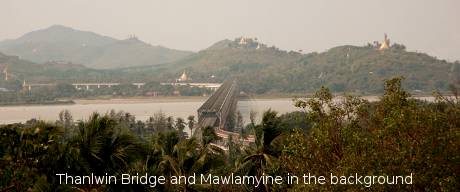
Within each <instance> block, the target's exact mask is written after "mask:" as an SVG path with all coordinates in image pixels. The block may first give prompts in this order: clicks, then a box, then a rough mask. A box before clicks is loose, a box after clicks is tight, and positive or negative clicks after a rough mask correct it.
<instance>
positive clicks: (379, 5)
mask: <svg viewBox="0 0 460 192" xmlns="http://www.w3.org/2000/svg"><path fill="white" fill-rule="evenodd" d="M54 24H60V25H65V26H68V27H72V28H75V29H78V30H84V31H92V32H95V33H98V34H102V35H106V36H110V37H114V38H117V39H125V38H128V37H129V36H130V35H136V36H137V37H138V38H139V39H141V40H143V41H145V42H147V43H150V44H152V45H162V46H166V47H169V48H173V49H181V50H191V51H198V50H201V49H205V48H207V47H209V46H211V45H212V44H213V43H215V42H217V41H220V40H223V39H234V38H236V37H240V36H245V37H257V38H258V39H259V41H260V42H262V43H265V44H267V45H269V46H271V45H275V46H277V47H279V48H281V49H284V50H303V52H304V53H306V52H312V51H316V52H322V51H325V50H327V49H329V48H332V47H335V46H339V45H365V44H367V43H368V42H373V41H375V40H379V41H382V40H383V34H384V33H387V34H388V36H389V38H390V40H391V42H392V43H393V42H397V43H401V44H404V45H406V47H407V49H408V50H410V51H419V52H426V53H428V54H430V55H433V56H436V57H438V58H441V59H446V60H449V61H454V60H460V1H459V0H346V1H345V0H315V1H313V0H282V1H281V0H226V1H224V0H182V1H179V0H130V1H128V0H39V1H36V0H0V26H1V28H0V40H4V39H15V38H18V37H20V36H21V35H23V34H25V33H27V32H30V31H33V30H38V29H43V28H47V27H49V26H51V25H54Z"/></svg>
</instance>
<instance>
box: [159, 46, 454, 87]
mask: <svg viewBox="0 0 460 192" xmlns="http://www.w3.org/2000/svg"><path fill="white" fill-rule="evenodd" d="M256 43H257V42H256ZM261 45H263V44H261ZM167 67H169V69H170V72H169V74H168V73H165V74H166V75H165V76H166V77H168V75H170V76H178V75H179V74H180V73H182V71H183V70H186V71H188V72H189V73H190V76H191V77H192V78H195V79H194V80H201V81H210V80H216V79H217V80H219V81H221V80H222V79H225V78H228V77H236V78H238V79H239V80H240V84H241V87H242V89H243V90H244V91H246V92H249V93H257V94H263V93H270V92H284V93H304V92H309V93H311V92H313V91H314V90H316V89H318V88H319V87H321V86H322V85H325V86H327V87H330V88H331V90H332V91H334V92H354V93H359V94H375V93H382V92H383V86H382V85H381V83H380V82H382V81H383V80H385V79H390V78H392V77H397V76H401V77H404V78H405V81H404V84H403V86H404V87H405V88H406V89H408V90H409V91H411V92H414V93H416V94H417V93H420V94H430V93H431V92H432V91H434V90H442V91H445V90H447V89H448V87H449V85H450V84H452V83H456V82H457V81H458V79H459V78H460V63H459V62H455V63H452V62H447V61H445V60H439V59H437V58H435V57H432V56H429V55H427V54H424V53H417V52H409V51H406V50H405V47H404V46H403V45H399V44H395V45H393V46H392V47H391V48H390V49H388V50H384V51H380V50H377V49H376V48H375V47H374V46H372V45H368V46H339V47H335V48H331V49H330V50H327V51H325V52H322V53H309V54H300V53H298V52H293V51H291V52H287V51H283V50H279V49H277V48H275V47H266V46H265V45H263V46H261V47H259V48H255V46H249V45H240V44H239V43H238V39H236V40H235V41H228V40H226V41H222V42H219V43H217V44H215V45H213V46H211V47H210V48H209V49H206V50H203V51H200V52H198V53H196V54H194V55H191V56H188V57H187V58H184V59H183V60H181V61H179V62H176V63H175V64H172V65H168V66H167ZM211 75H215V76H216V77H215V79H210V78H209V77H210V76H211Z"/></svg>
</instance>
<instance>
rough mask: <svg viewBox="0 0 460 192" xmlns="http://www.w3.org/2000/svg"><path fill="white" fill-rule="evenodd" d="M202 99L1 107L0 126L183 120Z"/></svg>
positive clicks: (250, 105) (282, 103)
mask: <svg viewBox="0 0 460 192" xmlns="http://www.w3.org/2000/svg"><path fill="white" fill-rule="evenodd" d="M205 99H206V98H203V99H193V100H190V99H184V100H181V99H173V100H166V101H155V100H147V101H142V102H134V103H133V102H115V103H113V102H104V101H101V102H92V103H84V102H83V103H77V104H73V105H35V106H6V107H0V124H9V123H19V122H25V121H27V120H30V119H32V118H35V119H39V120H45V121H56V120H57V119H58V115H59V112H61V111H63V110H65V109H67V110H69V111H70V112H71V114H72V116H73V118H74V120H85V119H87V118H88V117H89V116H90V115H91V113H93V112H99V113H107V112H109V111H110V110H112V109H114V110H116V111H124V112H129V113H131V114H132V115H134V116H135V117H136V119H137V120H142V121H145V120H147V119H148V118H149V117H151V116H153V115H154V114H155V113H158V112H159V111H161V112H163V113H165V114H166V115H167V116H173V117H175V118H176V117H182V118H184V119H186V118H187V117H188V116H189V115H194V116H195V117H196V116H197V112H196V111H197V109H198V108H199V107H200V106H201V105H202V104H203V103H204V101H205ZM364 99H367V100H369V101H376V100H378V97H365V98H364ZM418 99H421V100H425V101H433V100H434V98H433V97H418ZM293 104H294V103H293V101H292V99H289V98H275V99H252V100H241V101H239V102H238V106H237V110H239V111H240V112H241V114H242V116H243V120H244V123H249V122H250V121H249V113H250V112H251V111H255V112H256V113H257V116H256V121H260V118H261V115H262V113H263V112H264V111H266V110H268V109H272V110H275V111H277V112H279V113H280V114H282V113H286V112H292V111H296V110H299V109H298V108H296V107H294V105H293Z"/></svg>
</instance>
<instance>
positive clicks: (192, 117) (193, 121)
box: [187, 115, 196, 136]
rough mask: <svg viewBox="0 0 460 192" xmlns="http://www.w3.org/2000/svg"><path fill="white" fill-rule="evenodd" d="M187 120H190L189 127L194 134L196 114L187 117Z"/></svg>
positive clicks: (191, 133)
mask: <svg viewBox="0 0 460 192" xmlns="http://www.w3.org/2000/svg"><path fill="white" fill-rule="evenodd" d="M187 120H188V128H189V129H190V136H192V135H193V128H194V126H195V123H196V121H195V116H193V115H190V116H188V117H187Z"/></svg>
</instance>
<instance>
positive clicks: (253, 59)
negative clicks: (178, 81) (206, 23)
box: [142, 38, 302, 82]
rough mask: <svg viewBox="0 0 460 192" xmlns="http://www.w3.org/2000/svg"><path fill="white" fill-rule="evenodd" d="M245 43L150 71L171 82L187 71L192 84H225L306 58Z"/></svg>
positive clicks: (233, 42) (228, 43) (229, 43)
mask: <svg viewBox="0 0 460 192" xmlns="http://www.w3.org/2000/svg"><path fill="white" fill-rule="evenodd" d="M241 41H242V40H241V38H237V39H235V40H222V41H219V42H217V43H215V44H214V45H212V46H210V47H209V48H207V49H204V50H202V51H199V52H198V53H195V54H192V55H190V56H188V57H185V58H184V59H182V60H180V61H177V62H174V63H171V64H168V65H164V66H161V68H160V69H159V68H158V67H156V66H153V67H152V68H151V69H150V70H162V71H163V73H162V74H163V78H164V79H168V80H173V79H174V78H175V77H178V76H179V75H180V74H181V73H182V72H183V71H184V70H185V71H186V72H187V74H189V76H190V77H191V78H192V81H203V82H207V81H216V82H221V81H223V80H224V79H226V78H228V77H231V76H239V75H249V76H253V75H255V74H254V72H257V71H263V70H265V71H267V70H268V69H272V68H276V67H281V66H286V65H290V64H291V63H295V62H296V61H299V60H300V59H301V58H302V54H300V53H298V52H287V51H283V50H280V49H278V48H276V47H274V46H272V47H268V46H266V45H265V44H263V43H259V42H258V41H257V40H255V39H249V38H245V41H244V42H241ZM142 70H148V69H147V68H142ZM267 72H275V71H271V70H268V71H267ZM275 73H280V71H276V72H275ZM267 75H277V74H273V73H272V74H267ZM211 77H214V78H211Z"/></svg>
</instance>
